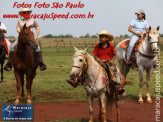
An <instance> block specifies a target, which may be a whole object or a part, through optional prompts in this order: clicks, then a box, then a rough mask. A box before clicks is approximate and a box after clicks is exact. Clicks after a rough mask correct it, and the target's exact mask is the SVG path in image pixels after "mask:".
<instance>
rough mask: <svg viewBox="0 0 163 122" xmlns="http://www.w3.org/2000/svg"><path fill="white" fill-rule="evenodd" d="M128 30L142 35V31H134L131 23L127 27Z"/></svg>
mask: <svg viewBox="0 0 163 122" xmlns="http://www.w3.org/2000/svg"><path fill="white" fill-rule="evenodd" d="M128 31H129V32H131V33H134V34H137V35H140V36H142V35H143V32H136V31H134V30H133V26H132V25H129V27H128Z"/></svg>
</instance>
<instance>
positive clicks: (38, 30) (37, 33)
mask: <svg viewBox="0 0 163 122" xmlns="http://www.w3.org/2000/svg"><path fill="white" fill-rule="evenodd" d="M39 33H40V27H37V28H36V34H35V37H34V38H35V39H37V37H38V35H39Z"/></svg>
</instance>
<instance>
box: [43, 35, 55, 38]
mask: <svg viewBox="0 0 163 122" xmlns="http://www.w3.org/2000/svg"><path fill="white" fill-rule="evenodd" d="M42 38H53V35H52V34H47V35H44V36H43V37H42Z"/></svg>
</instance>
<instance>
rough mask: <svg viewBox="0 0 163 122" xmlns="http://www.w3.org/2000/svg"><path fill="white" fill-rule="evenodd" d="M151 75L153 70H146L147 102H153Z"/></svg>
mask: <svg viewBox="0 0 163 122" xmlns="http://www.w3.org/2000/svg"><path fill="white" fill-rule="evenodd" d="M150 76H151V70H146V81H147V82H146V85H147V94H146V96H147V102H148V103H152V100H151V97H150Z"/></svg>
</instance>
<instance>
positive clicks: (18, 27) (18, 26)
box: [16, 21, 20, 33]
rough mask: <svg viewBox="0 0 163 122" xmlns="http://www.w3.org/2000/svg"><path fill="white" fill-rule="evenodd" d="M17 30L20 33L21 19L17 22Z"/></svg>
mask: <svg viewBox="0 0 163 122" xmlns="http://www.w3.org/2000/svg"><path fill="white" fill-rule="evenodd" d="M16 30H17V32H18V33H20V23H19V21H18V23H17V26H16Z"/></svg>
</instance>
